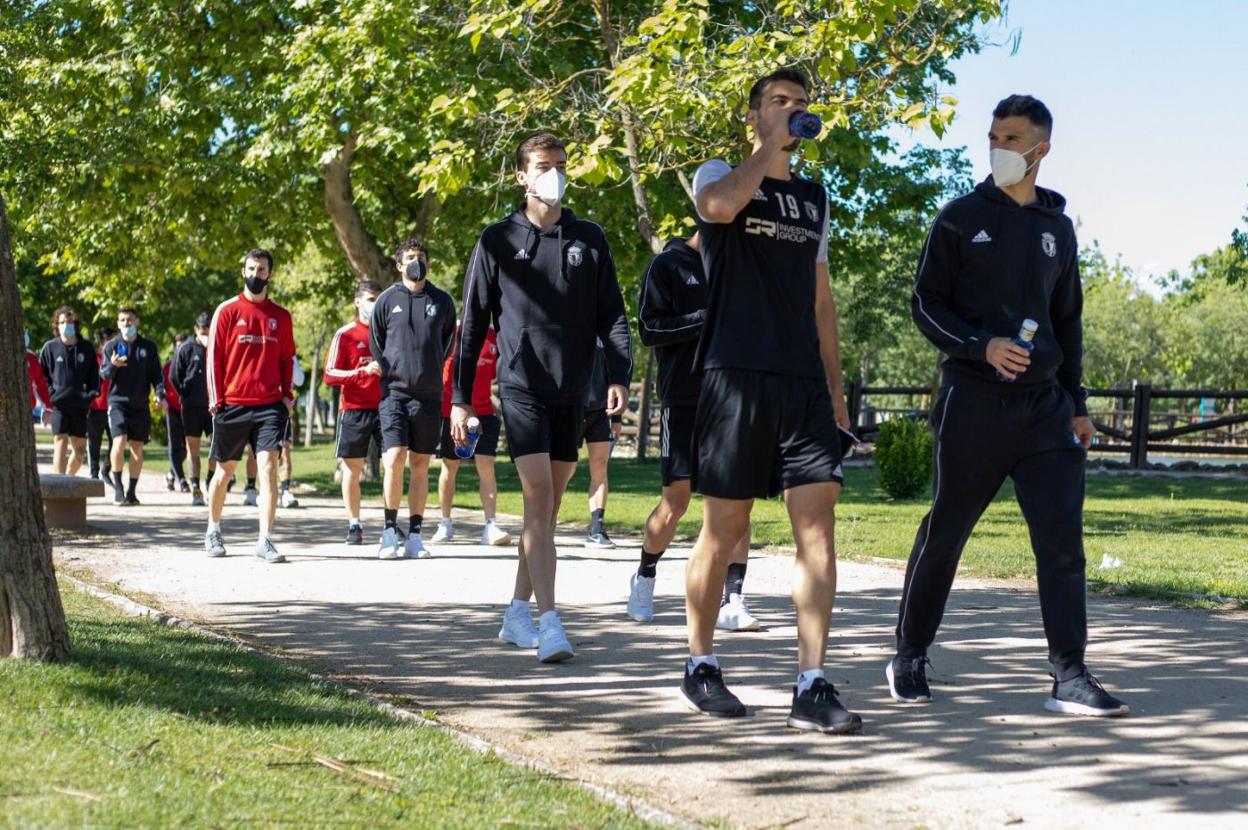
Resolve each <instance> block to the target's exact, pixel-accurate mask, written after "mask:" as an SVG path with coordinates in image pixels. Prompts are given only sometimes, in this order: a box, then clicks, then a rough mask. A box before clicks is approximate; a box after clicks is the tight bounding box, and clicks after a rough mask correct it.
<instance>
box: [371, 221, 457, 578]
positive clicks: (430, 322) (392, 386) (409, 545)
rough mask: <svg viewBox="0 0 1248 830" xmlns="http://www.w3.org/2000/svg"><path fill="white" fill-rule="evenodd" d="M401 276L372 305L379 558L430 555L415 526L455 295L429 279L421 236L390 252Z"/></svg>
mask: <svg viewBox="0 0 1248 830" xmlns="http://www.w3.org/2000/svg"><path fill="white" fill-rule="evenodd" d="M394 261H395V267H396V268H397V269H398V271H399V273H400V274H401V275H402V279H401V280H400V281H399V282H396V283H395V284H394V285H392V286H390V287H389V288H387V289H386V290H385V291H383V292H381V294H380V295H379V296H378V297H377V302H376V303H374V304H373V316H372V323H371V324H370V326H369V334H368V337H369V348H370V349H371V351H372V353H373V360H375V361H377V363H378V364H380V366H381V403H380V404H379V406H378V407H377V416H378V420H379V422H380V425H381V451H382V462H383V464H384V466H385V483H384V485H383V488H382V499H383V502H384V508H385V522H386V523H385V527H384V528H383V529H382V531H381V546H380V547H379V549H378V551H377V556H378V558H379V559H403V558H410V559H423V558H426V557H428V556H429V551H428V549H427V548H425V545H424V542H423V541H422V540H421V537H420V527H421V522H422V521H423V516H424V512H425V501H426V499H427V498H428V496H429V461H430V459H432V458H433V453H434V452H436V451H437V449H438V440H439V439H440V438H441V437H442V364H444V363H445V362H446V358H447V355H449V354H450V353H451V344H452V342H453V339H454V337H455V301H454V300H452V299H451V295H450V294H447V293H446V292H445V291H443V290H442V289H440V288H437V287H436V286H434V285H432V284H431V283H430V282H429V280H428V278H427V277H428V274H429V255H428V253H427V252H426V250H425V246H424V244H422V243H421V242H420V241H419V240H416V239H409V240H407V241H406V242H404V243H403V244H402V245H400V246H399V248H398V250H397V251H395V252H394ZM409 463H410V465H411V468H412V480H411V484H410V487H409V489H408V492H407V508H408V514H409V515H408V532H407V536H406V538H405V537H404V534H403V532H402V531H401V530H400V529H399V526H398V515H399V502H400V501H401V500H402V498H403V468H404V467H405V466H407V465H408V464H409Z"/></svg>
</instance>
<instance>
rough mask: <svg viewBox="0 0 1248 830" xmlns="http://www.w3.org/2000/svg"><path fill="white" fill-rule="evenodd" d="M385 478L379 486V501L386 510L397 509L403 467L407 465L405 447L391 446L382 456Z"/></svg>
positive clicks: (401, 492)
mask: <svg viewBox="0 0 1248 830" xmlns="http://www.w3.org/2000/svg"><path fill="white" fill-rule="evenodd" d="M382 463H383V465H384V466H385V480H384V481H383V483H382V486H381V503H382V505H383V506H384V507H385V508H386V509H387V510H398V509H399V502H400V501H401V500H402V499H403V468H404V467H406V466H407V448H406V447H391V448H390V449H388V450H386V454H385V455H384V456H383V457H382Z"/></svg>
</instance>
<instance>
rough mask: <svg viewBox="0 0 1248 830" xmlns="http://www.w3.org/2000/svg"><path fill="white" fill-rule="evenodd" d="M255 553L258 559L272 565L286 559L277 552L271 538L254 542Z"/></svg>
mask: <svg viewBox="0 0 1248 830" xmlns="http://www.w3.org/2000/svg"><path fill="white" fill-rule="evenodd" d="M255 554H256V556H257V557H259V558H260V559H263V560H264V561H265V562H268V563H269V564H272V565H277V564H280V563H282V562H285V561H286V557H285V556H282V555H281V554H280V553H278V552H277V548H275V547H273V540H271V539H269V538H267V537H266V538H264V539H261V540H260V541H259V542H256V550H255Z"/></svg>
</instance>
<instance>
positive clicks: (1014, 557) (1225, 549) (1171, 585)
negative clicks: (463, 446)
mask: <svg viewBox="0 0 1248 830" xmlns="http://www.w3.org/2000/svg"><path fill="white" fill-rule="evenodd" d="M297 453H298V454H297V455H296V457H295V461H294V466H295V477H296V478H297V479H299V480H302V481H305V482H308V483H311V484H313V485H315V486H316V487H317V488H318V489H320V490H321V492H323V493H326V494H335V493H337V492H338V485H337V484H335V483H334V481H333V469H334V459H333V447H332V446H331V445H329V444H318V445H315V446H313V447H311V448H308V449H303V448H298V450H297ZM497 470H498V479H499V499H498V505H499V511H500V512H503V513H513V514H520V513H521V512H522V505H521V496H520V486H519V481H518V479H517V477H516V473H515V467H514V466H513V465H512V464H511V463H510V462H509V461H508V460H507V458H506V456H505V455H503V456H499V459H498V465H497ZM436 477H437V472H436V470H435V471H432V472H431V473H430V486H431V491H432V490H433V488H434V487H435V486H436ZM588 486H589V473H588V469H587V467H586V465H585V464H581V465H579V466H578V468H577V471H576V475H575V477H574V478H573V479H572V483H571V485H570V486H569V488H568V495H567V496H565V498H564V500H563V506H562V508H561V510H560V512H559V518H560V519H561V520H562V521H566V522H577V523H581V524H584V523H586V522H587V521H588V510H589V508H588V505H587V502H586V498H585V493H586V491H587V488H588ZM476 488H477V478H476V472H475V470H474V469H473V468H472V466H471V465H463V466H462V468H461V472H460V476H459V486H458V488H457V492H456V494H455V504H456V506H457V507H464V508H480V506H481V504H480V500H479V498H478V496H477V490H476ZM610 491H611V492H610V498H609V501H608V505H607V526H608V528H618V529H621V530H624V529H627V530H630V531H640V529H641V528H642V526H643V525H644V523H645V520H646V516H648V515H649V513H650V511H651V509H652V508H653V507H654V504H655V502H656V500H657V497H658V491H659V466H658V462H657V461H644V462H637V461H635V460H632V459H617V460H613V461H612V463H611V470H610ZM364 493H365V496H366V498H371V499H373V500H376V499H379V498H380V493H381V489H380V484H378V483H376V482H370V483H365V485H364ZM431 495H432V493H431ZM929 497H930V494H927V493H925V494H924V495H923V497H922V498H919V499H916V500H914V501H901V502H895V501H891V500H890V499H889V498H888V497H887V496H886V495H885V494H884V493H883V491H881V490H880V489H879V488H878V487H877V485H876V480H875V471H874V470H873V469H869V468H866V469H864V468H850V469H849V470H847V472H846V483H845V490H844V492H843V494H842V498H841V503H840V507H839V508H838V510H837V518H838V520H839V528H838V547H839V550H840V555H841V556H842V557H843V558H849V559H858V560H864V559H871V558H873V557H879V558H884V559H895V560H900V561H903V562H904V561H905V559H906V558H907V557H908V556H909V554H910V547H911V544H912V543H913V541H914V533H915V530H916V529H917V528H918V525H919V521H920V520H921V519H922V518H923V516H924V514H926V512H927V508H928V501H927V500H928V498H929ZM431 503H434V502H432V501H431ZM429 512H430V513H433V512H434V510H433V509H432V508H431V509H430V510H429ZM701 522H702V511H701V506H700V503H699V501H698V499H697V497H696V496H695V497H694V503H693V504H692V505H691V506H690V509H689V512H688V513H687V514H686V515H685V518H684V519H683V520H682V521H681V523H680V527H679V533H680V534H682V535H684V536H686V537H689V538H692V537H693V536H696V534H697V532H698V529H699V527H700V526H701ZM1084 528H1085V541H1084V545H1085V548H1086V551H1087V558H1088V566H1089V569H1088V576H1089V579H1090V581H1091V584H1092V585H1093V587H1094V588H1100V589H1110V590H1115V591H1123V592H1127V593H1134V594H1140V595H1146V596H1161V597H1169V598H1175V599H1185V597H1184V596H1183V595H1186V594H1199V595H1208V596H1211V597H1225V598H1230V599H1233V600H1237V601H1239V602H1245V601H1248V556H1245V555H1244V553H1243V540H1244V539H1245V538H1248V501H1246V500H1245V499H1244V483H1243V482H1242V481H1237V480H1230V479H1209V478H1184V479H1177V478H1161V477H1156V478H1149V477H1136V476H1132V477H1127V476H1120V477H1113V476H1091V477H1090V478H1089V479H1088V494H1087V501H1086V504H1085V508H1084ZM753 539H754V542H755V543H757V544H763V545H767V546H778V547H786V546H791V545H792V544H793V537H792V534H791V532H790V530H789V521H788V516H787V514H786V513H785V511H784V505H783V504H782V503H781V502H780V501H778V500H769V501H760V502H757V503H756V504H755V507H754V514H753ZM1106 555H1108V556H1110V557H1113V558H1116V559H1120V560H1122V561H1123V565H1122V566H1121V567H1119V568H1114V569H1108V570H1102V569H1100V568H1099V565H1100V563H1101V561H1102V558H1103V557H1104V556H1106ZM962 571H963V572H964V573H966V574H968V575H973V576H986V577H994V578H1003V579H1015V578H1029V577H1033V576H1034V573H1035V569H1034V561H1033V559H1032V554H1031V544H1030V541H1029V539H1028V536H1027V527H1026V525H1025V524H1024V523H1023V520H1022V514H1021V513H1020V512H1019V509H1018V506H1017V504H1016V503H1015V502H1014V491H1013V488H1012V486H1011V485H1010V484H1009V483H1008V482H1007V483H1006V485H1005V486H1004V487H1003V488H1002V489H1001V492H1000V493H999V494H998V496H997V498H996V500H995V501H994V502H993V503H992V505H991V506H990V507H989V508H988V511H987V512H986V513H985V515H984V517H983V519H982V520H981V521H980V523H979V526H978V527H977V528H976V530H975V533H974V535H973V536H972V537H971V541H970V543H969V544H968V545H967V547H966V551H965V553H964V554H963V557H962ZM1187 599H1190V598H1187Z"/></svg>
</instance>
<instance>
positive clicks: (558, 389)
mask: <svg viewBox="0 0 1248 830" xmlns="http://www.w3.org/2000/svg"><path fill="white" fill-rule="evenodd" d="M573 340H574V337H573V336H572V335H571V333H569V332H568V331H567V329H565V328H564V327H563V326H525V327H524V328H522V329H521V330H520V342H519V344H518V345H517V348H516V352H515V354H513V355H512V357H511V360H510V361H509V362H508V369H509V371H508V375H509V377H508V378H507V382H508V383H510V384H513V385H515V386H520V387H522V388H524V389H528V390H530V391H532V392H548V393H560V394H572V393H576V392H580V391H583V389H584V386H585V378H586V375H587V369H586V367H584V366H580V365H579V363H584V362H585V361H584V358H583V355H585V354H590V355H592V353H593V352H592V350H581V351H578V350H577V348H576V344H575V343H574V342H573ZM578 358H579V361H578Z"/></svg>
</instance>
